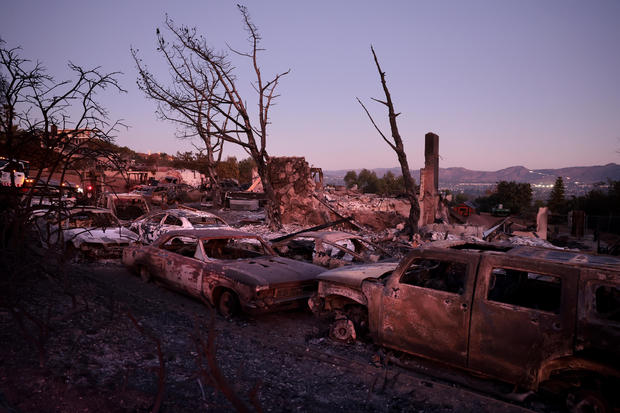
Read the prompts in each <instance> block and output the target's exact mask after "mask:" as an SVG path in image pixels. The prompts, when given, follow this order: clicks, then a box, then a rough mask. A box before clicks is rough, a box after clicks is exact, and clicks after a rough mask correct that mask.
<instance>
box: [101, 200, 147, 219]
mask: <svg viewBox="0 0 620 413" xmlns="http://www.w3.org/2000/svg"><path fill="white" fill-rule="evenodd" d="M100 204H101V206H103V207H104V208H107V209H109V210H111V211H112V213H114V215H115V216H116V217H117V218H118V220H119V221H120V222H121V223H122V224H123V225H129V224H130V223H131V222H132V221H133V220H135V219H137V218H140V217H141V216H143V215H146V214H148V213H149V211H150V209H149V206H148V203H147V202H146V199H144V197H143V196H142V195H140V194H135V193H123V194H116V193H105V194H103V195H102V199H101V201H100Z"/></svg>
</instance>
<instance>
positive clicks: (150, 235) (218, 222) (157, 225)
mask: <svg viewBox="0 0 620 413" xmlns="http://www.w3.org/2000/svg"><path fill="white" fill-rule="evenodd" d="M202 228H230V227H229V226H228V224H227V223H226V222H225V221H224V220H223V219H222V218H220V217H218V216H217V215H215V214H211V213H210V212H205V211H200V210H198V209H194V208H190V207H186V206H182V205H179V207H178V208H171V209H167V210H165V211H156V212H152V213H150V214H146V215H144V216H141V217H139V218H138V219H136V220H135V221H134V222H132V224H131V225H130V226H129V229H130V230H132V231H134V232H135V233H136V234H138V235H139V236H140V241H141V242H144V243H151V242H153V241H155V240H156V239H157V238H158V237H159V236H161V235H162V234H163V233H165V232H168V231H174V230H187V229H202Z"/></svg>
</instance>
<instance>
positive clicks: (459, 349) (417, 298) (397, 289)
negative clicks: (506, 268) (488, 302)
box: [378, 251, 478, 366]
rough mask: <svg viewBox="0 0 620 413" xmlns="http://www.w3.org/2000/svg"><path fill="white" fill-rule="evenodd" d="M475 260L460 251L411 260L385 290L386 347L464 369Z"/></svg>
mask: <svg viewBox="0 0 620 413" xmlns="http://www.w3.org/2000/svg"><path fill="white" fill-rule="evenodd" d="M477 261H478V256H477V255H471V254H470V255H467V254H463V253H460V252H456V251H450V253H449V254H442V253H438V252H430V253H429V252H422V253H421V254H419V255H415V256H410V257H408V258H407V262H405V263H403V264H401V265H400V266H399V267H398V269H397V270H396V271H394V273H393V274H392V276H391V277H390V278H389V279H388V281H387V283H386V285H385V287H384V289H383V297H382V303H381V317H380V318H381V320H380V324H379V326H378V328H379V336H380V340H381V341H382V342H383V344H385V345H387V346H389V347H394V348H397V349H400V350H403V351H405V352H408V353H412V354H417V355H421V356H423V357H427V358H432V359H436V360H440V361H443V362H446V363H450V364H453V365H457V366H465V365H466V363H467V344H468V336H469V318H470V309H471V302H472V296H473V290H474V279H475V271H476V267H477Z"/></svg>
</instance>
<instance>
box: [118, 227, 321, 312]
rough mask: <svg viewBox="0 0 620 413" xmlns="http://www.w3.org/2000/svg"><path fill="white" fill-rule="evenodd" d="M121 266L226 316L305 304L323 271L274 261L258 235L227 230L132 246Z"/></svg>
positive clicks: (186, 233)
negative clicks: (194, 299) (211, 307)
mask: <svg viewBox="0 0 620 413" xmlns="http://www.w3.org/2000/svg"><path fill="white" fill-rule="evenodd" d="M123 263H124V264H125V265H126V266H128V267H129V268H130V269H132V270H133V271H134V272H137V273H139V274H140V275H141V276H142V278H143V279H144V280H145V281H148V280H149V279H150V278H155V279H157V280H159V281H162V282H163V283H165V284H167V285H168V286H170V287H172V288H174V289H177V290H180V291H182V292H185V293H187V294H190V295H192V296H195V297H199V298H202V299H203V300H206V301H207V302H208V303H210V304H211V305H213V306H215V307H216V308H217V309H218V311H219V312H220V313H221V314H222V315H225V316H231V315H234V314H236V313H237V312H238V311H240V310H242V311H245V312H250V313H251V312H265V311H270V310H274V309H285V308H293V307H299V306H300V305H305V303H306V302H307V300H308V298H309V297H310V296H311V295H312V294H313V293H314V292H316V287H317V280H316V276H317V275H318V274H319V273H321V272H322V271H324V269H323V268H321V267H318V266H315V265H312V264H308V263H304V262H299V261H294V260H291V259H288V258H283V257H279V256H277V255H276V254H275V252H274V251H273V249H271V247H270V246H269V245H268V244H267V243H266V242H265V241H264V240H263V239H262V238H260V237H259V236H257V235H254V234H250V233H247V232H240V231H235V230H231V229H201V230H186V231H170V232H166V233H164V234H163V235H162V236H161V237H159V238H158V239H157V240H156V241H155V242H154V243H153V244H151V245H138V244H136V245H133V246H130V247H129V248H126V249H125V251H124V252H123Z"/></svg>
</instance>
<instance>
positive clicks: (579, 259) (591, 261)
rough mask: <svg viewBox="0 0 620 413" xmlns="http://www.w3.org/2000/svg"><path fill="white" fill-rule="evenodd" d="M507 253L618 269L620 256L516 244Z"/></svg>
mask: <svg viewBox="0 0 620 413" xmlns="http://www.w3.org/2000/svg"><path fill="white" fill-rule="evenodd" d="M507 254H508V255H513V256H518V257H524V258H536V259H540V260H544V261H549V262H557V263H565V264H573V265H578V266H588V267H597V268H609V267H611V268H612V269H615V270H616V271H619V270H620V258H618V257H613V256H611V255H596V254H588V253H585V252H582V251H568V250H556V249H550V248H540V247H530V246H518V247H515V248H513V249H511V250H510V251H508V252H507Z"/></svg>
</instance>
